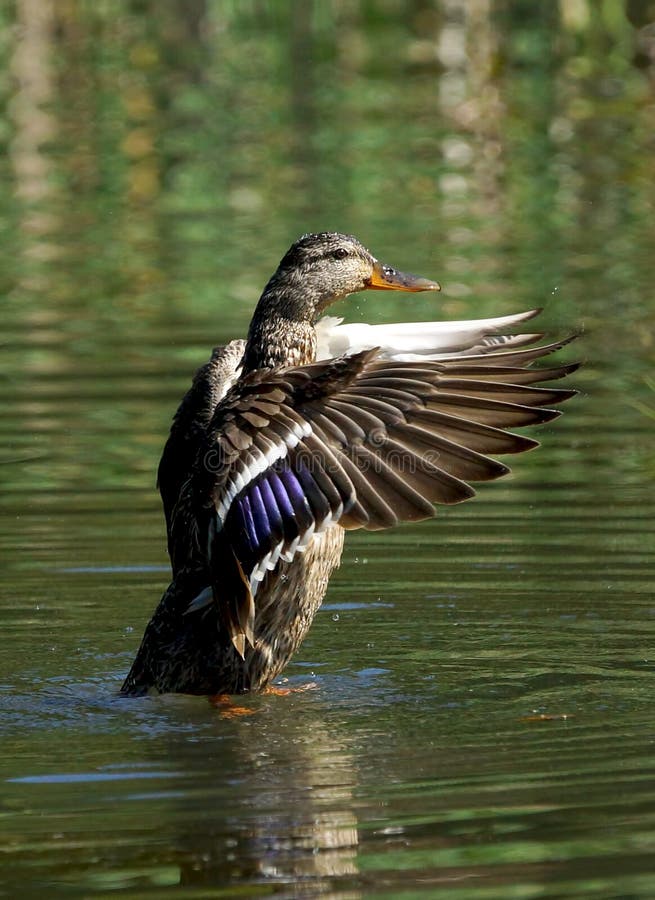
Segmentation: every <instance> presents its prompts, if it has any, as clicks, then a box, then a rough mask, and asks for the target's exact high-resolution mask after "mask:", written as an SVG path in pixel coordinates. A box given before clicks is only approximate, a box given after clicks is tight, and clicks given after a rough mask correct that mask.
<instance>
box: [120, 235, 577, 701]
mask: <svg viewBox="0 0 655 900" xmlns="http://www.w3.org/2000/svg"><path fill="white" fill-rule="evenodd" d="M367 288H376V289H386V290H402V291H424V290H433V291H434V290H438V289H439V286H438V285H437V284H436V282H432V281H428V280H427V279H423V278H417V277H415V276H411V275H405V274H403V273H401V272H397V271H395V270H394V269H391V268H390V267H388V266H383V265H381V264H380V263H379V262H378V261H377V260H376V259H375V258H374V257H373V256H371V254H370V253H369V252H368V250H366V249H365V248H364V247H363V246H362V245H361V244H360V243H359V241H357V240H356V239H355V238H353V237H350V236H347V235H341V234H336V233H323V234H314V235H305V236H304V237H303V238H301V239H300V240H298V241H296V243H295V244H293V245H292V247H291V248H290V249H289V251H288V252H287V254H286V255H285V257H284V258H283V259H282V261H281V263H280V265H279V267H278V269H277V271H276V272H275V274H274V275H273V276H272V278H271V280H270V281H269V283H268V285H267V286H266V289H265V290H264V293H263V294H262V297H261V299H260V301H259V303H258V306H257V309H256V310H255V315H254V317H253V320H252V323H251V326H250V330H249V333H248V338H247V341H246V342H245V344H244V342H242V341H232V342H231V343H230V344H228V345H227V346H226V347H222V348H217V349H216V350H215V351H214V353H213V355H212V359H211V360H210V362H209V363H207V364H206V366H204V367H203V368H202V369H200V370H199V372H198V373H197V375H196V377H195V379H194V382H193V385H192V387H191V389H190V390H189V392H188V394H187V395H186V397H185V398H184V400H183V401H182V404H181V405H180V408H179V410H178V412H177V414H176V416H175V419H174V421H173V426H172V428H171V434H170V437H169V439H168V442H167V444H166V447H165V449H164V453H163V456H162V461H161V463H160V467H159V486H160V490H161V494H162V499H163V503H164V511H165V516H166V523H167V529H168V541H169V552H170V556H171V563H172V568H173V582H172V583H171V585H170V587H169V588H168V590H167V591H166V592H165V594H164V596H163V598H162V600H161V602H160V604H159V606H158V607H157V609H156V611H155V613H154V615H153V617H152V619H151V621H150V623H149V624H148V626H147V628H146V631H145V634H144V637H143V641H142V643H141V647H140V649H139V652H138V654H137V657H136V660H135V661H134V664H133V666H132V668H131V670H130V673H129V675H128V677H127V679H126V680H125V683H124V684H123V687H122V692H123V693H124V694H143V693H146V692H147V691H149V690H155V691H159V692H166V691H178V692H187V693H195V694H212V693H240V692H244V691H251V690H261V689H263V688H264V687H266V685H267V684H268V683H269V682H270V681H271V680H272V679H273V678H275V677H276V676H277V675H278V674H279V673H280V672H281V671H282V669H283V668H284V666H285V665H286V664H287V662H288V661H289V659H290V658H291V656H292V655H293V653H294V651H295V650H296V649H297V647H298V646H299V644H300V643H301V641H302V639H303V638H304V636H305V634H306V633H307V630H308V629H309V627H310V625H311V622H312V619H313V617H314V615H315V613H316V611H317V609H318V608H319V606H320V604H321V601H322V599H323V596H324V594H325V591H326V589H327V584H328V579H329V577H330V574H331V573H332V571H333V570H334V568H335V567H336V566H338V565H339V561H340V558H341V552H342V548H343V540H344V531H345V530H349V529H355V528H366V529H369V530H377V529H380V528H387V527H390V526H393V525H395V524H397V523H398V522H401V521H416V520H419V519H424V518H427V517H429V516H431V515H433V513H434V504H451V503H457V502H460V501H462V500H465V499H467V498H469V497H471V496H472V495H473V494H474V491H473V489H472V488H471V486H470V485H469V483H468V482H469V481H485V480H490V479H494V478H498V477H500V476H502V475H504V474H505V473H506V472H507V471H509V470H508V468H507V467H506V466H505V465H503V464H502V463H499V462H498V461H496V460H494V459H492V458H490V457H489V456H488V455H487V454H489V453H493V454H504V453H519V452H522V451H524V450H528V449H531V448H532V447H535V446H536V445H537V442H536V441H534V440H532V439H530V438H526V437H523V436H521V435H516V434H512V433H510V432H507V431H506V430H505V429H506V428H511V427H521V426H524V425H531V424H538V423H540V422H545V421H548V420H550V419H552V418H554V417H555V416H556V415H558V413H557V412H556V411H555V410H552V409H549V408H546V407H548V406H549V405H552V404H556V403H559V402H562V401H563V400H566V399H567V398H568V397H570V396H571V395H572V393H574V392H572V391H565V390H559V389H554V388H540V387H534V386H533V385H535V384H538V383H540V382H543V381H549V380H551V379H555V378H561V377H563V376H565V375H567V374H568V373H569V372H571V371H572V370H573V369H574V368H575V365H563V366H557V367H555V368H551V369H543V368H542V369H539V368H532V363H533V362H534V361H535V360H537V359H539V358H541V357H543V356H547V355H549V354H550V353H552V352H554V351H555V350H558V349H559V348H560V347H561V346H563V343H565V342H560V343H555V344H545V345H541V346H531V345H534V344H535V342H536V341H537V340H538V339H539V338H540V337H542V335H540V334H518V335H503V334H498V332H499V331H501V330H502V329H504V328H507V327H511V326H513V325H514V324H517V323H519V322H522V321H526V320H528V319H530V318H532V317H533V316H534V315H536V314H537V311H535V310H531V311H529V312H527V313H521V314H519V315H516V316H506V317H501V318H498V319H486V320H472V321H470V322H456V323H435V322H427V323H417V324H416V325H410V324H402V325H397V326H365V325H356V326H348V325H341V324H339V321H336V322H335V320H330V319H322V320H321V321H320V322H317V318H318V316H319V314H320V313H321V312H322V311H323V310H324V309H325V307H326V306H327V305H329V304H330V303H332V302H333V301H334V300H337V299H339V298H340V297H343V296H345V295H346V294H349V293H353V292H355V291H360V290H365V289H367Z"/></svg>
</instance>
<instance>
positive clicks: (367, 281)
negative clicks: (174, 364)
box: [244, 231, 441, 369]
mask: <svg viewBox="0 0 655 900" xmlns="http://www.w3.org/2000/svg"><path fill="white" fill-rule="evenodd" d="M368 289H373V290H385V291H409V292H417V291H439V290H441V288H440V286H439V284H438V283H437V282H436V281H430V280H429V279H428V278H420V277H418V276H416V275H410V274H408V273H406V272H399V271H398V270H397V269H393V268H392V267H391V266H388V265H384V264H383V263H381V262H380V261H379V260H377V259H376V258H375V257H374V256H373V255H372V254H371V253H370V252H369V251H368V250H367V249H366V247H364V246H363V245H362V244H361V243H360V242H359V241H358V240H357V238H355V237H353V236H352V235H348V234H339V233H338V232H331V231H324V232H321V233H320V234H305V235H303V236H302V237H301V238H299V239H298V240H297V241H296V242H295V243H294V244H292V245H291V247H290V248H289V249H288V250H287V252H286V253H285V255H284V257H283V258H282V260H281V262H280V265H279V266H278V268H277V270H276V271H275V273H274V274H273V276H272V277H271V279H270V281H269V282H268V284H267V285H266V288H265V289H264V293H263V294H262V296H261V298H260V300H259V303H258V304H257V308H256V310H255V315H254V317H253V320H252V323H251V326H250V331H249V334H248V342H247V346H246V353H245V357H244V367H245V368H246V369H253V368H260V367H264V366H266V367H269V366H272V367H275V366H279V365H296V364H299V363H304V362H311V361H312V360H313V358H314V353H315V332H314V322H315V321H316V319H317V317H318V316H319V315H320V314H321V313H322V312H323V310H324V309H325V308H326V307H327V306H329V305H330V304H331V303H334V302H335V301H336V300H340V299H341V298H342V297H345V296H346V295H347V294H354V293H356V292H358V291H365V290H368ZM312 342H313V343H312ZM312 347H313V349H312Z"/></svg>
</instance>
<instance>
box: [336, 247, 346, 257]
mask: <svg viewBox="0 0 655 900" xmlns="http://www.w3.org/2000/svg"><path fill="white" fill-rule="evenodd" d="M332 256H333V257H334V258H335V259H345V258H346V256H348V251H347V250H346V249H345V248H344V247H337V249H336V250H335V251H334V253H333V254H332Z"/></svg>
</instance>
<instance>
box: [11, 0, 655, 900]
mask: <svg viewBox="0 0 655 900" xmlns="http://www.w3.org/2000/svg"><path fill="white" fill-rule="evenodd" d="M654 86H655V3H653V2H652V0H559V2H557V0H538V2H534V0H405V2H403V0H295V2H294V0H280V2H264V0H260V2H256V0H233V2H231V0H166V2H155V0H111V2H108V0H94V2H92V0H13V2H8V0H0V144H1V146H2V151H3V152H2V154H1V155H0V230H1V234H0V347H1V355H0V392H1V393H0V483H1V485H2V492H1V494H0V554H1V555H2V567H1V569H0V610H1V612H0V616H1V622H2V625H1V629H2V642H1V643H0V732H2V746H3V754H2V759H0V784H2V790H1V791H0V851H2V853H3V864H2V870H0V885H2V886H3V887H4V890H5V892H6V893H7V896H13V895H14V894H15V893H16V892H17V891H18V890H20V893H21V895H22V896H26V897H27V896H31V895H34V896H44V895H46V894H47V895H48V896H58V895H62V896H64V895H66V896H67V895H70V896H85V897H95V896H99V895H104V894H105V893H112V894H114V895H120V896H129V897H144V896H155V897H160V896H166V895H167V894H168V893H169V892H171V893H175V894H176V895H179V896H185V897H193V898H196V897H207V896H212V897H214V896H216V897H218V896H225V897H232V896H236V895H238V896H244V897H245V896H249V897H259V896H282V897H306V896H319V895H320V896H326V897H338V898H344V900H345V898H348V900H351V898H360V897H369V896H375V897H389V898H407V900H409V898H415V897H432V896H435V895H437V894H439V895H441V893H443V894H444V896H449V897H450V896H452V897H458V898H466V900H468V898H471V900H474V898H475V900H477V898H490V897H503V898H505V897H510V896H511V897H521V898H522V897H526V898H527V897H530V898H532V897H542V896H543V897H545V896H548V897H552V896H558V897H559V896H567V897H568V896H571V897H574V896H584V897H616V896H626V897H628V896H629V897H639V898H641V897H643V898H650V897H652V896H653V895H655V863H654V862H653V859H654V858H655V856H654V850H655V827H654V823H655V766H654V764H653V759H652V747H653V740H654V738H655V732H654V724H655V722H654V719H653V714H652V693H653V682H652V681H651V679H652V677H653V639H654V637H655V627H654V626H655V600H654V595H655V577H654V576H655V564H654V562H653V552H654V550H655V526H654V524H653V521H654V513H655V488H654V486H653V480H654V476H655V441H654V439H653V434H654V430H655V374H654V372H653V360H654V357H655V347H654V341H655V303H654V300H653V273H654V271H655V269H654V260H655V240H654V237H655V227H654V222H655V92H654ZM326 229H330V230H332V229H334V230H340V231H347V232H352V233H354V234H356V235H357V236H358V237H359V238H360V239H361V240H362V241H363V242H364V243H365V244H366V245H367V246H369V247H370V248H371V250H372V251H373V252H374V253H375V254H376V255H377V256H379V257H380V258H381V259H383V260H384V261H385V262H388V263H389V264H391V265H394V266H398V267H399V268H402V269H406V270H409V271H416V272H418V273H421V274H423V275H426V276H430V277H434V278H437V279H438V280H439V281H440V282H441V283H442V285H443V288H444V290H443V292H442V294H441V295H439V296H438V297H436V298H435V297H434V296H431V295H428V296H425V295H417V296H416V297H413V298H412V299H411V301H407V300H406V299H404V298H402V296H401V297H396V296H395V295H393V294H392V295H390V296H386V295H381V294H375V293H373V294H370V295H358V296H357V297H353V298H350V299H349V300H346V301H344V302H343V303H341V304H339V306H338V308H335V312H336V313H338V314H339V315H345V316H347V317H348V319H349V320H351V321H357V320H362V321H368V322H391V321H394V320H396V321H397V320H399V319H400V320H409V319H414V320H424V319H433V318H472V317H482V316H491V315H501V314H505V313H511V312H517V311H519V310H522V309H527V308H530V307H533V306H539V307H544V313H543V316H542V319H543V327H544V329H545V330H548V331H549V332H552V333H555V334H559V335H562V334H566V333H568V332H571V331H578V330H583V331H584V334H583V336H582V338H581V339H580V340H579V341H578V343H577V344H576V345H574V346H572V347H570V348H568V349H567V351H566V353H565V354H564V355H565V357H566V358H568V359H573V358H581V359H583V360H584V362H585V365H584V368H583V369H582V370H581V371H580V372H579V373H576V375H575V377H574V379H573V382H574V384H575V386H576V387H577V388H579V390H580V395H579V396H578V398H576V399H575V400H573V401H570V402H569V403H568V404H567V407H566V414H565V415H564V417H563V418H562V419H561V420H559V421H557V422H555V423H552V424H551V425H549V426H548V427H547V428H544V429H542V430H541V432H540V436H541V438H542V439H543V444H544V446H543V447H542V448H541V449H540V450H539V451H537V452H536V453H533V454H530V455H528V456H526V457H525V458H519V459H517V460H516V465H515V474H514V475H513V476H511V477H510V478H509V479H506V480H504V481H503V482H501V483H498V484H493V485H488V486H484V487H483V488H482V489H481V490H480V492H479V493H480V496H479V497H478V499H477V500H475V501H474V502H473V503H469V504H465V505H464V506H461V507H457V508H456V509H451V510H448V511H447V513H445V514H440V515H439V516H438V517H437V519H436V520H435V521H432V522H428V523H422V524H420V525H416V526H412V527H407V528H402V529H398V530H397V531H395V532H392V533H389V534H380V535H367V534H356V535H351V536H350V538H349V543H348V547H347V550H346V554H345V556H344V563H343V566H342V568H341V570H340V572H339V573H338V575H337V576H336V577H335V579H334V582H333V584H332V586H331V589H330V592H329V594H328V598H327V602H326V604H325V605H324V609H323V611H322V612H321V613H320V615H319V616H318V618H317V620H316V623H315V625H314V627H313V629H312V632H311V634H310V636H309V638H308V640H307V641H306V643H305V645H304V646H303V648H302V650H301V652H300V653H299V654H298V656H297V658H296V659H295V660H294V662H293V663H292V665H291V666H290V667H289V669H288V671H287V673H286V675H287V676H288V678H289V679H290V683H291V684H292V685H295V686H300V685H303V684H304V683H306V682H307V681H308V680H312V681H313V682H316V684H317V685H318V687H317V688H316V689H315V690H312V691H308V692H306V693H299V694H294V695H291V696H290V697H286V698H282V697H275V698H272V697H271V698H251V699H249V700H247V701H245V704H246V706H247V707H248V709H249V711H250V712H251V713H252V714H251V715H248V716H243V717H240V718H234V719H230V718H225V716H224V715H223V714H222V711H221V710H220V709H219V710H217V709H215V708H214V707H213V706H211V705H210V704H209V703H208V702H207V701H206V700H205V699H202V698H195V699H194V698H182V697H177V698H150V699H147V700H144V701H138V702H136V701H124V700H118V699H117V698H116V690H117V688H118V686H119V685H120V681H121V678H122V677H123V676H124V674H125V673H126V671H127V669H128V667H129V664H130V660H131V658H132V656H133V654H134V652H135V651H136V648H137V646H138V642H139V639H140V636H141V633H142V630H143V627H144V625H145V623H146V621H147V618H148V616H149V614H150V612H151V610H152V609H153V607H154V606H155V604H156V602H157V600H158V597H159V595H160V593H161V591H162V590H163V588H164V586H165V584H166V581H167V568H166V555H165V540H164V530H163V519H162V516H161V512H160V507H159V501H158V497H157V494H156V492H155V489H154V479H155V470H156V465H157V460H158V454H159V452H160V449H161V446H162V444H163V441H164V439H165V435H166V431H167V428H168V425H169V422H170V417H171V414H172V412H173V410H174V408H175V405H176V403H177V402H178V400H179V397H180V396H181V394H182V393H183V391H184V389H185V387H186V385H187V384H188V381H189V378H190V375H191V373H192V372H193V370H194V369H195V368H196V367H197V366H198V365H200V364H201V363H202V362H203V361H204V360H205V359H206V358H207V356H208V352H209V349H210V348H211V347H212V346H213V345H214V344H218V343H220V342H222V341H224V340H226V339H229V338H232V337H235V336H241V335H243V334H244V333H245V330H246V328H247V324H248V321H249V318H250V315H251V312H252V309H253V306H254V304H255V302H256V299H257V297H258V295H259V292H260V291H261V289H262V287H263V285H264V284H265V282H266V280H267V278H268V276H269V275H270V273H271V272H272V271H273V269H274V268H275V266H276V264H277V261H278V260H279V258H280V257H281V256H282V254H283V252H284V251H285V249H286V248H287V246H288V245H289V243H291V241H292V240H294V239H295V238H296V237H297V236H298V235H300V234H302V233H303V232H306V231H314V230H326ZM540 321H541V320H540Z"/></svg>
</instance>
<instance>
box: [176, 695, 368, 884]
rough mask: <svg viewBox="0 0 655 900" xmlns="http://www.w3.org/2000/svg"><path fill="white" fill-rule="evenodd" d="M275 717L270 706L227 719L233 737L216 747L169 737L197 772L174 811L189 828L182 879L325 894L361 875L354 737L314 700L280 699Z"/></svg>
mask: <svg viewBox="0 0 655 900" xmlns="http://www.w3.org/2000/svg"><path fill="white" fill-rule="evenodd" d="M285 706H291V707H292V708H291V709H285V708H284V707H285ZM296 706H297V707H298V708H297V709H294V708H293V707H296ZM263 716H265V717H266V719H267V721H266V723H262V722H260V721H259V720H260V719H261V718H262V717H263ZM275 719H277V721H274V720H273V718H272V716H271V711H270V710H268V711H266V710H265V709H261V708H260V709H256V711H255V712H254V714H253V716H252V717H251V718H250V719H249V720H248V721H245V720H244V719H239V720H233V721H230V722H226V721H225V720H224V719H221V720H219V722H217V727H216V731H217V732H218V733H220V732H225V731H229V735H227V736H225V737H219V738H218V740H217V742H216V743H212V742H211V741H208V740H206V739H203V740H199V741H198V740H188V739H187V740H184V739H180V737H179V736H178V737H176V738H171V739H170V740H169V741H168V747H167V756H168V757H169V759H170V762H171V765H172V766H173V767H179V769H180V770H181V771H185V772H191V773H195V774H194V787H192V788H191V790H190V791H189V792H188V794H190V796H188V795H184V796H182V797H181V798H180V802H179V808H178V809H177V810H172V811H171V816H170V818H171V821H172V822H177V823H179V826H180V830H179V833H178V835H177V837H176V839H175V844H176V846H177V847H178V854H179V855H178V858H179V859H180V881H181V883H182V884H184V885H194V886H198V885H213V886H216V887H218V886H225V885H227V884H234V885H236V884H237V883H238V884H246V883H247V884H253V883H254V884H257V883H270V882H274V883H278V882H279V883H288V884H291V885H294V884H298V883H303V882H307V884H308V885H311V888H312V891H316V892H323V891H324V890H326V889H327V888H328V887H329V886H330V885H332V884H333V881H335V880H337V881H344V880H345V881H346V883H347V882H348V880H349V877H351V876H355V875H356V874H357V871H358V869H357V846H358V833H357V819H356V816H355V812H354V809H353V807H354V790H355V787H356V767H355V762H354V759H353V756H352V752H351V751H350V748H349V743H348V741H347V740H346V739H345V737H344V736H341V735H339V734H338V733H335V731H334V730H332V731H331V730H330V729H328V727H327V726H326V724H325V723H324V722H322V721H321V717H320V713H319V709H318V708H317V707H316V706H315V705H313V704H311V705H308V704H306V703H305V702H304V700H303V702H302V704H298V703H297V701H296V700H295V698H280V701H279V702H277V703H275ZM212 773H213V774H212ZM196 795H197V796H198V801H196V802H198V810H197V814H195V813H194V807H193V802H194V799H195V796H196ZM200 797H202V800H200ZM174 805H177V804H175V803H174ZM348 896H352V897H357V896H359V894H358V893H353V894H349V895H348Z"/></svg>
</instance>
